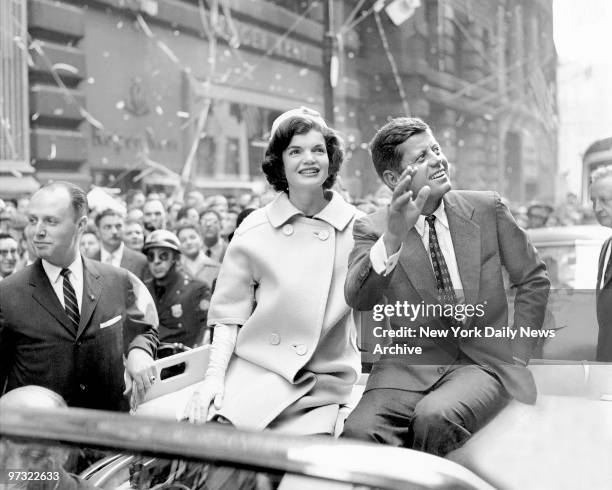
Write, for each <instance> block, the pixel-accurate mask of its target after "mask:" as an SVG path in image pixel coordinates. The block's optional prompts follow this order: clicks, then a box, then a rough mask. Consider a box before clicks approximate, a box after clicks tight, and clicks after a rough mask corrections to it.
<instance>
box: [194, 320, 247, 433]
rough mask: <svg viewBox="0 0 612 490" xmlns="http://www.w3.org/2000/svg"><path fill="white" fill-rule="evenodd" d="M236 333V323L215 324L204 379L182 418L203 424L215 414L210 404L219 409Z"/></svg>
mask: <svg viewBox="0 0 612 490" xmlns="http://www.w3.org/2000/svg"><path fill="white" fill-rule="evenodd" d="M237 335H238V325H223V324H217V325H215V331H214V337H213V343H212V345H211V347H210V358H209V360H208V367H207V369H206V375H205V376H204V381H203V382H202V385H201V386H200V387H199V388H198V389H196V391H194V392H193V395H192V396H191V399H190V400H189V401H188V402H187V405H186V406H185V410H184V412H183V417H182V419H183V420H184V419H189V422H191V423H192V424H203V423H204V422H208V421H209V420H210V419H211V418H212V417H213V415H214V414H215V410H211V405H213V404H214V407H215V409H216V410H221V406H222V404H223V393H224V391H225V388H224V385H225V372H226V371H227V366H228V364H229V361H230V358H231V357H232V353H233V352H234V347H235V346H236V338H237Z"/></svg>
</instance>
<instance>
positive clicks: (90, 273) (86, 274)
mask: <svg viewBox="0 0 612 490" xmlns="http://www.w3.org/2000/svg"><path fill="white" fill-rule="evenodd" d="M101 293H102V282H101V281H100V274H99V272H98V271H97V270H96V268H95V265H94V264H93V262H92V261H90V260H87V259H83V300H82V302H81V321H80V322H79V330H78V332H77V337H79V336H80V335H81V334H82V333H83V331H84V330H85V327H87V324H88V323H89V320H90V319H91V315H92V314H93V311H94V309H95V308H96V305H97V304H98V301H99V299H100V295H101Z"/></svg>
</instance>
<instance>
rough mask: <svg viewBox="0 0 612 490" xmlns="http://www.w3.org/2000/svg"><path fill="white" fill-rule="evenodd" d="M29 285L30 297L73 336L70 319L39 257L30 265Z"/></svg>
mask: <svg viewBox="0 0 612 490" xmlns="http://www.w3.org/2000/svg"><path fill="white" fill-rule="evenodd" d="M30 285H31V286H32V287H33V291H32V297H33V298H34V299H35V300H36V301H37V302H38V303H39V304H40V305H41V306H42V307H43V308H45V309H46V310H47V311H48V312H49V313H50V314H51V316H53V318H55V319H56V320H57V321H58V322H59V323H61V324H62V325H63V326H64V327H65V328H66V330H68V332H70V334H71V335H73V336H74V329H73V328H72V324H71V322H70V319H69V318H68V315H67V314H66V311H65V310H64V308H63V307H62V304H61V303H60V300H59V298H58V297H57V294H55V291H54V290H53V287H52V286H51V283H50V282H49V278H48V277H47V274H46V272H45V270H44V269H43V266H42V261H41V260H40V259H37V260H36V262H35V263H34V266H33V267H32V275H31V276H30Z"/></svg>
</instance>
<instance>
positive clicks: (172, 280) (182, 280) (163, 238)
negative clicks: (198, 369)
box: [143, 230, 211, 347]
mask: <svg viewBox="0 0 612 490" xmlns="http://www.w3.org/2000/svg"><path fill="white" fill-rule="evenodd" d="M143 252H144V254H145V255H146V257H147V262H148V265H149V271H150V273H151V276H152V277H151V278H150V279H148V280H147V281H146V282H145V284H146V285H147V288H148V289H149V291H150V292H151V295H152V296H153V298H154V300H155V306H156V307H157V314H158V315H159V340H160V342H163V343H171V344H175V343H179V344H183V345H184V346H187V347H196V346H198V345H201V344H204V343H208V342H209V340H210V335H209V333H208V330H207V327H206V318H207V316H208V305H209V301H210V295H211V292H210V288H209V287H208V286H207V285H206V284H204V283H203V282H200V281H197V280H194V279H190V278H189V277H188V276H187V275H186V274H185V273H184V272H183V271H182V270H181V269H180V268H179V256H180V254H181V249H180V243H179V239H178V238H177V236H176V235H175V234H174V233H172V232H170V231H168V230H155V231H153V232H151V234H149V236H148V237H147V239H146V240H145V244H144V247H143Z"/></svg>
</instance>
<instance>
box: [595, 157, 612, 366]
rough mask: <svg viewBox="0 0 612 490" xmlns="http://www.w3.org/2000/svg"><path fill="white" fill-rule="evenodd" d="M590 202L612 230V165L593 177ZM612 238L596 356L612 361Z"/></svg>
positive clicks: (600, 296) (606, 247)
mask: <svg viewBox="0 0 612 490" xmlns="http://www.w3.org/2000/svg"><path fill="white" fill-rule="evenodd" d="M591 202H592V203H593V210H594V211H595V216H596V218H597V221H598V222H599V224H600V225H602V226H607V227H610V228H612V165H607V166H605V167H600V168H598V169H597V170H595V172H593V175H592V176H591ZM611 243H612V237H611V238H608V239H607V240H606V241H605V242H604V244H603V246H602V247H601V253H600V255H599V268H598V269H597V270H598V274H597V293H596V294H597V296H596V298H597V323H598V324H599V335H598V337H597V357H596V359H597V360H598V361H601V362H612V260H611V259H612V246H611Z"/></svg>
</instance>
